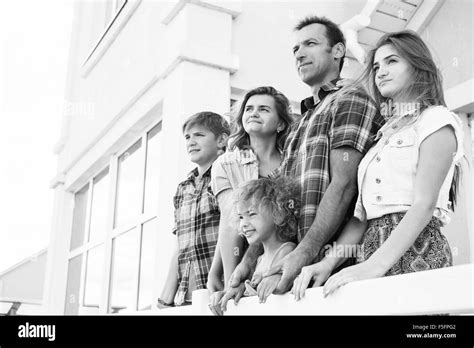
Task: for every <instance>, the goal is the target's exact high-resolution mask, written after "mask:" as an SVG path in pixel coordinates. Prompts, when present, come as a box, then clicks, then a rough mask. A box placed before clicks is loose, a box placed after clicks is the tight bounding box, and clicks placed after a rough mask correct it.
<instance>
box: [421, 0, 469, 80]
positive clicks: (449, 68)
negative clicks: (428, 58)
mask: <svg viewBox="0 0 474 348" xmlns="http://www.w3.org/2000/svg"><path fill="white" fill-rule="evenodd" d="M473 18H474V2H473V1H472V0H446V2H445V3H444V4H443V6H442V7H441V8H440V9H439V11H438V12H437V13H436V15H435V16H434V17H433V19H432V20H431V21H430V23H429V24H428V25H427V26H426V28H425V30H423V32H422V33H421V36H422V37H423V39H424V40H425V41H426V42H427V44H428V45H429V47H430V49H432V51H433V54H434V58H435V60H436V63H437V64H438V66H439V68H440V69H441V72H442V74H443V78H444V81H443V84H444V86H443V87H444V89H449V88H451V87H454V86H456V85H458V84H460V83H462V82H464V81H466V80H469V79H471V78H472V77H473V65H474V60H473V51H474V49H473V45H472V43H473V38H474V33H473V30H474V28H473Z"/></svg>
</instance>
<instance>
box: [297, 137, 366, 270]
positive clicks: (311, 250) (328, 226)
mask: <svg viewBox="0 0 474 348" xmlns="http://www.w3.org/2000/svg"><path fill="white" fill-rule="evenodd" d="M362 157H363V155H362V154H361V153H360V152H359V151H357V150H355V149H353V148H350V147H346V146H343V147H340V148H337V149H333V150H331V152H330V159H329V163H330V170H331V176H332V177H331V183H330V184H329V186H328V188H327V190H326V192H325V193H324V196H323V198H322V199H321V202H320V204H319V207H318V212H317V215H316V218H315V219H314V222H313V224H312V225H311V227H310V229H309V231H308V233H307V234H306V236H305V237H304V238H303V240H302V241H301V243H300V244H299V245H298V247H297V248H296V250H295V251H298V252H300V253H302V254H303V255H307V257H308V259H307V261H308V262H311V261H312V260H313V259H315V258H316V257H317V256H318V254H319V251H320V250H321V248H322V247H323V246H324V245H325V244H326V243H327V242H328V241H329V239H331V237H332V236H333V235H334V233H335V232H336V230H337V229H338V228H339V226H340V224H341V222H342V220H343V219H344V216H345V215H346V213H347V209H348V208H349V205H350V204H351V201H352V199H353V198H354V197H355V195H356V194H357V168H358V166H359V162H360V161H361V159H362Z"/></svg>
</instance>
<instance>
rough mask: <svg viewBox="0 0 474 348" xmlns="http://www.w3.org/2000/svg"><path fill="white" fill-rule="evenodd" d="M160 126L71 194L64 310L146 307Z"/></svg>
mask: <svg viewBox="0 0 474 348" xmlns="http://www.w3.org/2000/svg"><path fill="white" fill-rule="evenodd" d="M160 131H161V124H158V125H156V126H154V127H153V128H151V129H149V130H148V131H147V132H145V133H144V134H142V136H141V137H139V138H138V139H136V141H134V142H133V144H131V145H130V146H128V147H127V148H126V150H125V151H123V152H122V153H120V154H118V156H112V157H111V158H110V162H109V164H108V166H107V167H106V168H105V169H104V170H102V171H100V172H99V173H98V174H97V175H95V176H94V177H92V178H91V179H90V180H89V182H88V183H87V184H86V185H84V186H83V187H82V188H81V189H80V190H79V191H78V192H76V194H75V197H74V212H73V226H72V235H71V246H70V251H69V264H68V278H67V279H68V280H67V288H66V303H65V313H66V314H94V313H119V312H124V311H136V310H143V309H149V308H150V307H151V304H152V302H153V298H152V284H153V280H154V277H155V276H156V275H155V274H154V270H155V259H156V253H157V242H158V239H157V238H158V237H157V234H158V231H157V218H156V217H157V213H158V197H159V185H158V183H159V182H158V180H159V176H158V175H159V172H160V170H161V160H160V152H161V136H160Z"/></svg>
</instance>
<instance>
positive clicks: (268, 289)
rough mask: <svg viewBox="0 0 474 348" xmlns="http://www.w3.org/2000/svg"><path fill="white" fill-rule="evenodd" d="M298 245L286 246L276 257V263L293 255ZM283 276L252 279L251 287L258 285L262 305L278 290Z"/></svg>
mask: <svg viewBox="0 0 474 348" xmlns="http://www.w3.org/2000/svg"><path fill="white" fill-rule="evenodd" d="M295 247H296V245H295V244H294V243H291V244H290V243H289V244H286V245H285V246H284V247H283V248H281V249H280V250H279V251H278V254H277V255H275V259H274V262H278V261H280V260H281V259H282V258H284V257H285V256H286V255H288V254H289V253H291V252H292V251H293V250H294V249H295ZM280 279H281V274H274V275H272V276H270V277H266V278H263V279H262V278H261V276H260V275H256V274H255V273H254V276H253V277H252V282H251V285H252V287H255V286H256V285H257V284H258V286H257V296H258V298H259V301H260V303H265V302H266V300H267V298H268V296H270V294H272V293H273V291H274V290H275V289H276V287H277V285H278V283H279V282H280Z"/></svg>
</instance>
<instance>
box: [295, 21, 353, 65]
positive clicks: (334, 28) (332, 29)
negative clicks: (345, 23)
mask: <svg viewBox="0 0 474 348" xmlns="http://www.w3.org/2000/svg"><path fill="white" fill-rule="evenodd" d="M311 24H321V25H324V26H325V27H326V37H327V39H328V41H329V45H330V46H331V47H333V46H334V45H335V44H337V43H339V42H340V43H342V44H343V45H344V47H345V46H346V39H345V38H344V34H343V33H342V31H341V29H340V28H339V26H338V25H337V24H336V23H334V22H333V21H331V20H329V19H327V18H326V17H318V16H308V17H305V18H303V19H302V20H301V21H299V22H298V24H296V26H295V29H294V30H295V31H300V30H301V29H303V28H304V27H307V26H308V25H311ZM345 55H346V52H344V55H343V56H342V58H341V61H340V63H339V72H341V70H342V66H343V65H344V57H345Z"/></svg>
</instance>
